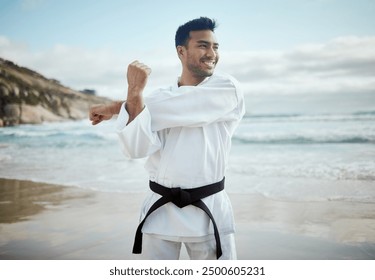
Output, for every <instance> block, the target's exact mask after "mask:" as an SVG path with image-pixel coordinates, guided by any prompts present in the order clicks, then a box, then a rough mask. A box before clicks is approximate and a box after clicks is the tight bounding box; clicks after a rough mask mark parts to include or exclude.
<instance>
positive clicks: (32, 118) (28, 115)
mask: <svg viewBox="0 0 375 280" xmlns="http://www.w3.org/2000/svg"><path fill="white" fill-rule="evenodd" d="M108 102H110V100H109V99H106V98H103V97H98V96H95V95H92V94H85V93H82V92H79V91H75V90H72V89H70V88H67V87H65V86H63V85H61V84H60V83H59V81H57V80H54V79H47V78H45V77H44V76H42V75H41V74H39V73H37V72H35V71H32V70H30V69H28V68H25V67H20V66H18V65H16V64H14V63H13V62H11V61H9V60H4V59H2V58H0V126H10V125H18V124H39V123H42V122H44V121H47V122H54V121H63V120H69V119H70V120H78V119H83V118H87V117H88V109H89V107H90V105H92V104H97V103H108Z"/></svg>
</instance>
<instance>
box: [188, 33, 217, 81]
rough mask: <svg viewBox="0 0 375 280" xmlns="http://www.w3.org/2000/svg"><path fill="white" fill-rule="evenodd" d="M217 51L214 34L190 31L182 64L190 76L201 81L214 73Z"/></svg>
mask: <svg viewBox="0 0 375 280" xmlns="http://www.w3.org/2000/svg"><path fill="white" fill-rule="evenodd" d="M218 49H219V44H218V43H217V41H216V37H215V34H214V32H212V31H211V30H200V31H191V32H190V39H189V41H188V45H187V47H186V48H185V51H186V53H185V56H184V59H183V60H182V63H183V65H184V67H186V68H187V70H188V71H189V72H190V74H191V75H192V76H194V77H195V78H202V80H203V79H204V78H206V77H208V76H211V75H212V74H213V73H214V69H215V67H216V64H217V62H218V61H219V53H218Z"/></svg>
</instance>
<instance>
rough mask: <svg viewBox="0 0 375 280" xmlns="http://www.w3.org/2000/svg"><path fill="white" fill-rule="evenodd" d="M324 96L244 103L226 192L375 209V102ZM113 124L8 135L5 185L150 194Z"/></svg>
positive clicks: (2, 135) (21, 129) (1, 141)
mask: <svg viewBox="0 0 375 280" xmlns="http://www.w3.org/2000/svg"><path fill="white" fill-rule="evenodd" d="M318 97H319V98H318ZM318 97H317V96H304V97H296V96H246V104H247V114H246V116H245V117H244V119H243V121H242V122H241V124H240V126H239V127H238V129H237V131H236V133H235V135H234V137H233V144H232V151H231V156H230V159H229V166H228V172H227V175H226V178H227V184H226V189H227V191H228V193H258V194H262V195H264V196H267V197H269V198H272V199H280V200H291V201H332V200H344V201H353V202H368V203H374V202H375V103H374V102H373V101H374V97H373V95H372V94H369V95H362V96H356V95H353V94H352V95H348V96H347V98H344V100H345V101H343V96H337V95H329V96H327V97H324V98H323V97H322V95H319V96H318ZM114 124H115V121H114V120H111V121H107V122H105V123H102V124H100V125H97V126H92V125H91V123H90V122H89V121H88V120H82V121H68V122H61V123H44V124H41V125H20V126H15V127H3V128H0V177H1V178H9V179H24V180H32V181H37V182H48V183H55V184H62V185H67V186H77V187H80V188H85V189H90V190H94V191H99V192H133V193H134V192H145V191H146V189H147V187H148V186H147V181H148V176H147V173H146V171H145V170H144V168H143V165H144V163H145V160H144V159H138V160H129V159H126V158H125V157H124V156H123V154H122V152H121V149H120V144H119V141H118V138H117V135H116V133H115V127H114Z"/></svg>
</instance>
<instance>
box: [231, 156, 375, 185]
mask: <svg viewBox="0 0 375 280" xmlns="http://www.w3.org/2000/svg"><path fill="white" fill-rule="evenodd" d="M230 172H233V173H236V174H243V175H251V176H256V177H260V178H269V177H279V178H299V179H312V178H315V179H325V180H331V181H351V180H353V181H368V182H370V181H371V182H372V181H375V162H363V163H360V162H357V163H350V164H344V163H336V164H324V163H320V164H316V163H310V164H302V163H300V164H284V165H273V164H266V163H264V164H261V165H259V164H254V163H244V160H242V163H241V164H238V163H237V164H232V165H231V166H230Z"/></svg>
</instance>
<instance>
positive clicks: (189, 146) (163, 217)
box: [117, 74, 245, 242]
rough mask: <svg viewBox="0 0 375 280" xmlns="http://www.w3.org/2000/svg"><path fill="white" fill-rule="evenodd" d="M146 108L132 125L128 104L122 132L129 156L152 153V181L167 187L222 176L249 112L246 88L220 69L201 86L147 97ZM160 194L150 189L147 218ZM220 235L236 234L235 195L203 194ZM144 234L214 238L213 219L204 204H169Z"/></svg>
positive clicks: (120, 122)
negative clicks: (232, 197) (231, 197)
mask: <svg viewBox="0 0 375 280" xmlns="http://www.w3.org/2000/svg"><path fill="white" fill-rule="evenodd" d="M144 102H145V108H144V109H143V111H142V112H141V113H140V114H139V115H138V116H137V117H136V118H135V119H134V120H133V121H132V122H130V123H129V124H128V125H126V124H127V122H128V119H129V115H128V113H127V111H126V109H125V106H124V105H123V106H122V108H121V111H120V114H119V116H118V119H117V132H118V135H119V137H120V140H121V143H122V148H123V151H124V153H125V155H126V156H128V157H130V158H142V157H148V160H147V162H146V165H145V168H146V170H147V171H148V173H149V176H150V180H151V181H155V182H157V183H158V184H160V185H163V186H165V187H170V188H172V187H181V188H196V187H201V186H204V185H208V184H212V183H215V182H218V181H220V180H222V178H223V177H224V175H225V169H226V167H227V163H228V157H229V151H230V147H231V137H232V135H233V133H234V130H235V128H236V127H237V126H238V124H239V122H240V120H241V118H242V117H243V115H244V113H245V106H244V99H243V93H242V91H241V89H240V87H239V85H238V82H237V81H236V80H235V79H234V78H233V77H231V76H228V75H217V74H214V75H212V76H211V77H208V78H206V79H205V80H204V81H203V82H201V83H200V84H199V85H197V86H180V87H178V83H177V82H176V84H175V85H174V86H171V87H168V88H164V89H160V90H157V91H154V92H153V93H152V94H150V95H148V96H145V98H144ZM159 198H160V195H159V194H156V193H154V192H152V191H151V190H150V192H149V195H148V196H147V198H146V199H145V201H144V204H143V207H142V211H141V217H140V218H141V220H142V219H143V217H144V216H145V214H146V213H147V211H148V209H149V208H150V207H151V205H152V204H153V203H154V202H155V201H156V200H158V199H159ZM202 200H203V202H204V203H205V204H206V205H207V207H208V208H209V209H210V211H211V213H212V214H213V216H214V218H215V221H216V224H217V227H218V229H219V232H220V235H226V234H231V233H234V231H235V226H234V219H233V211H232V206H231V203H230V200H229V198H228V196H227V194H226V192H225V190H224V191H221V192H219V193H217V194H214V195H212V196H209V197H207V198H204V199H202ZM142 232H143V233H146V234H152V235H153V236H154V237H159V238H162V239H165V240H169V241H178V242H201V241H204V240H209V239H212V238H213V227H212V223H211V221H210V219H209V218H208V216H207V215H206V213H204V212H203V211H202V210H201V209H199V208H197V207H195V206H192V205H189V206H186V207H184V208H178V207H177V206H175V205H174V204H173V203H168V204H166V205H164V206H162V207H161V208H159V209H158V210H156V211H155V212H154V213H152V214H151V215H150V217H149V218H148V219H147V220H146V222H145V224H144V226H143V230H142Z"/></svg>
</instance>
